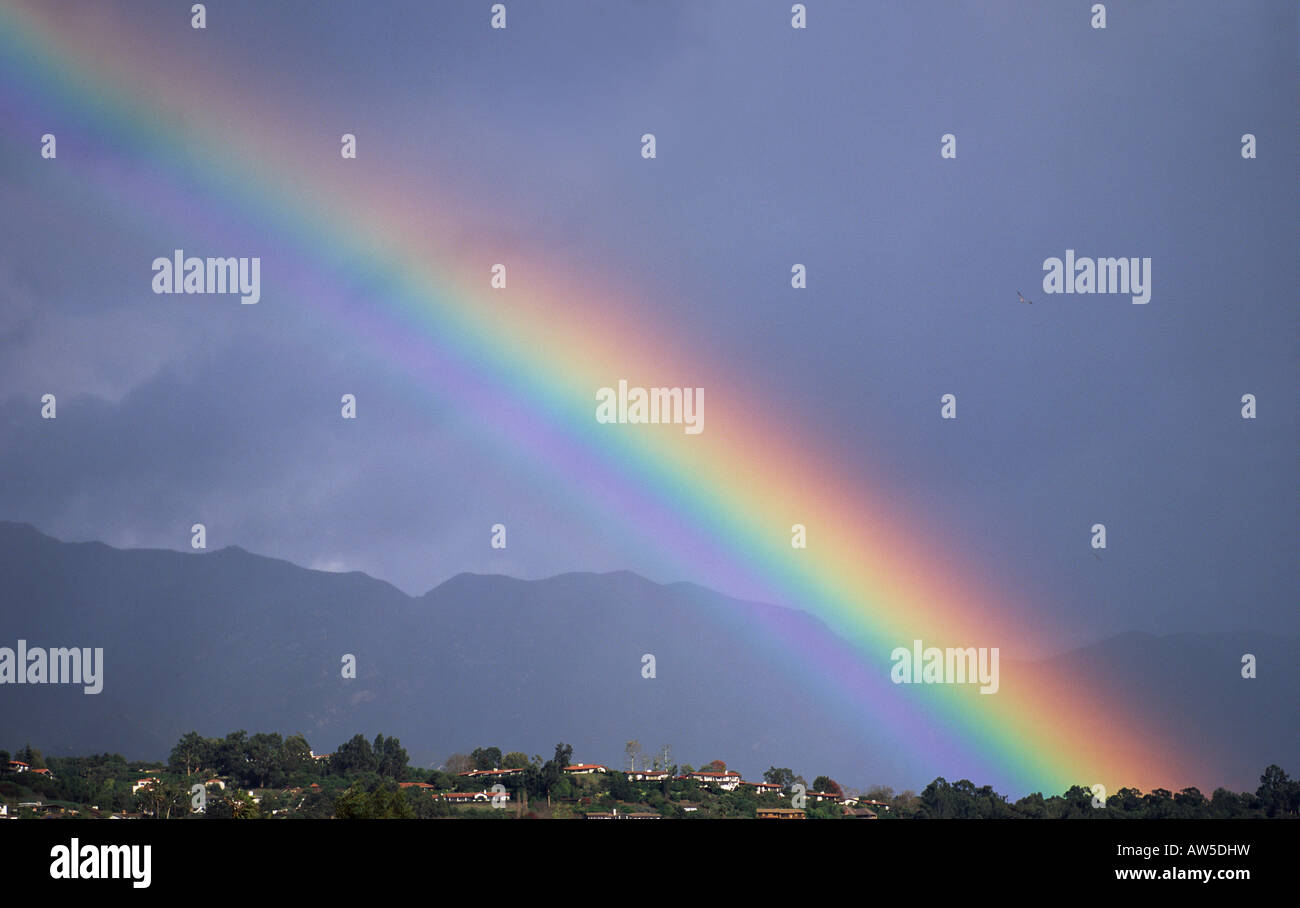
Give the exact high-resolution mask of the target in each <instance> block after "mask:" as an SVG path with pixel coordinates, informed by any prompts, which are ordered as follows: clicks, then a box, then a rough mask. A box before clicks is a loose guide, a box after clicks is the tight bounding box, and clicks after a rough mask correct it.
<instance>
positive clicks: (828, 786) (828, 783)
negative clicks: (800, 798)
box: [813, 776, 844, 796]
mask: <svg viewBox="0 0 1300 908" xmlns="http://www.w3.org/2000/svg"><path fill="white" fill-rule="evenodd" d="M813 791H824V792H826V793H827V794H833V795H836V796H840V795H843V794H844V791H843V789H841V788H840V783H839V782H836V781H835V780H834V779H832V778H831V777H830V776H818V777H817V778H815V779H813Z"/></svg>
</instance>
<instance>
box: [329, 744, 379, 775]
mask: <svg viewBox="0 0 1300 908" xmlns="http://www.w3.org/2000/svg"><path fill="white" fill-rule="evenodd" d="M378 768H379V758H378V757H376V756H375V750H374V748H373V747H371V746H370V742H369V741H367V740H366V737H365V735H359V734H358V735H353V736H352V738H351V739H350V740H348V741H347V743H345V744H340V745H339V746H338V747H337V748H335V750H334V756H333V757H331V758H330V769H331V770H332V771H336V772H338V773H339V774H340V775H348V774H351V773H363V772H375V771H376V770H377V769H378Z"/></svg>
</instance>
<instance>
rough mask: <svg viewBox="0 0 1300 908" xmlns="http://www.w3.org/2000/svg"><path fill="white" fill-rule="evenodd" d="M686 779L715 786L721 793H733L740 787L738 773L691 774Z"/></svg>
mask: <svg viewBox="0 0 1300 908" xmlns="http://www.w3.org/2000/svg"><path fill="white" fill-rule="evenodd" d="M687 778H688V779H694V780H695V781H696V782H708V783H710V784H712V785H717V786H718V787H719V788H721V789H722V790H723V791H735V790H736V789H737V788H739V787H740V782H741V779H740V773H738V772H693V773H691V774H689V775H688V776H687Z"/></svg>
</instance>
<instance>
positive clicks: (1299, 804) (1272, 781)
mask: <svg viewBox="0 0 1300 908" xmlns="http://www.w3.org/2000/svg"><path fill="white" fill-rule="evenodd" d="M1255 797H1257V798H1259V800H1260V803H1261V805H1262V806H1263V808H1264V811H1265V812H1266V813H1267V814H1268V815H1269V816H1270V817H1277V816H1285V815H1287V814H1293V813H1295V812H1296V811H1297V810H1300V784H1298V783H1296V782H1293V781H1291V780H1290V779H1289V778H1288V777H1287V774H1286V773H1285V772H1284V771H1283V770H1282V767H1281V766H1278V765H1277V764H1276V763H1275V764H1273V765H1272V766H1269V767H1268V769H1265V770H1264V774H1263V775H1262V776H1260V777H1259V788H1258V789H1257V790H1256V791H1255Z"/></svg>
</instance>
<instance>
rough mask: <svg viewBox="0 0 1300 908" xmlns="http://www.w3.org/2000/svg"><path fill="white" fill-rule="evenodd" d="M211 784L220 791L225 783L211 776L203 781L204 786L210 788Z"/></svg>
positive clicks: (223, 788)
mask: <svg viewBox="0 0 1300 908" xmlns="http://www.w3.org/2000/svg"><path fill="white" fill-rule="evenodd" d="M213 785H215V786H217V788H218V789H220V790H221V791H225V790H226V783H225V782H223V781H221V780H220V779H218V778H211V779H208V780H207V781H206V782H204V783H203V787H204V788H211V787H212V786H213Z"/></svg>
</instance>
